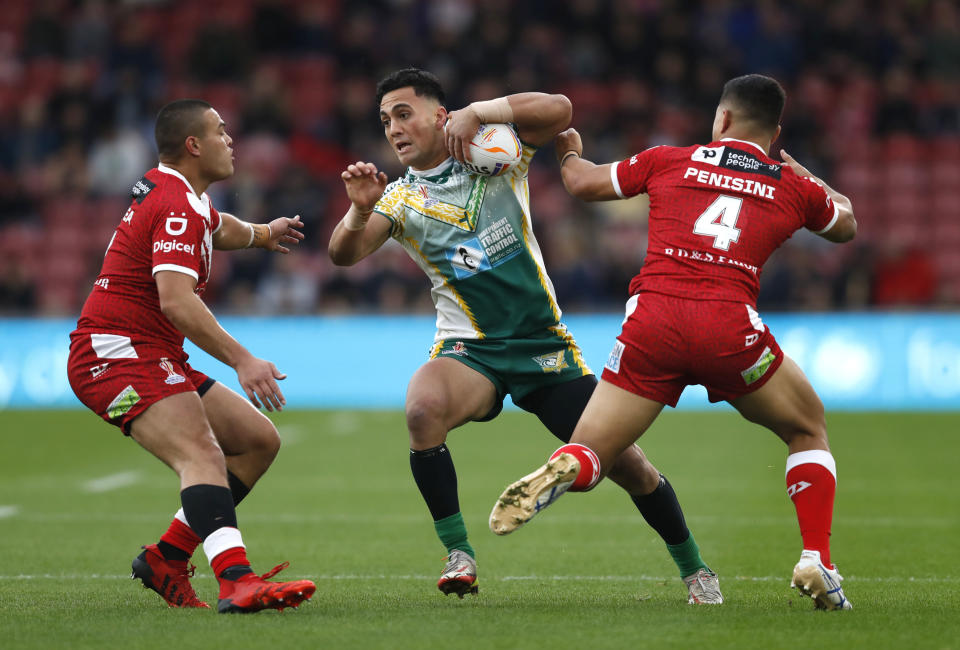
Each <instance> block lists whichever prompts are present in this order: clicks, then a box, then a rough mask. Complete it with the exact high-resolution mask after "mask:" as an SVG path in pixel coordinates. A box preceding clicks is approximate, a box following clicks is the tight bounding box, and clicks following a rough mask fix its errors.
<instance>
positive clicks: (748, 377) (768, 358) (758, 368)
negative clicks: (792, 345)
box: [740, 347, 777, 386]
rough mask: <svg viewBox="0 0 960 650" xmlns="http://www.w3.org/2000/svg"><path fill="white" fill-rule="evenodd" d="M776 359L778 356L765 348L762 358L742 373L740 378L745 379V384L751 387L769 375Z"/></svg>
mask: <svg viewBox="0 0 960 650" xmlns="http://www.w3.org/2000/svg"><path fill="white" fill-rule="evenodd" d="M776 358H777V357H776V355H774V354H773V352H771V351H770V348H769V347H765V348H764V349H763V354H761V355H760V358H759V359H757V360H756V361H755V362H754V364H753V365H752V366H750V367H749V368H747V369H746V370H744V371H742V372H741V373H740V376H741V377H743V381H744V383H745V384H746V385H747V386H749V385H750V384H752V383H753V382H755V381H757V380H758V379H760V378H761V377H763V376H764V375H765V374H767V370H769V369H770V364H772V363H773V362H774V361H775V360H776Z"/></svg>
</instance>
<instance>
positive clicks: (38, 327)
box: [0, 313, 960, 411]
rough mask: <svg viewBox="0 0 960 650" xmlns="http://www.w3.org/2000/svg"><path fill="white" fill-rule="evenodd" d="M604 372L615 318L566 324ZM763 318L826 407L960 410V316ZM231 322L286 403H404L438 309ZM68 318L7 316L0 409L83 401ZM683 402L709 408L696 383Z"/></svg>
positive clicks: (200, 356)
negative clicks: (281, 375)
mask: <svg viewBox="0 0 960 650" xmlns="http://www.w3.org/2000/svg"><path fill="white" fill-rule="evenodd" d="M564 320H565V322H566V323H567V325H568V326H569V327H570V330H571V331H572V332H573V334H574V336H575V337H576V339H577V342H578V343H579V344H580V346H581V347H582V348H583V351H584V355H585V357H586V360H587V362H588V363H589V364H590V365H591V367H592V368H593V369H594V371H595V372H598V373H599V372H600V370H601V369H602V367H603V363H604V361H605V360H606V358H607V355H608V354H609V352H610V349H611V348H612V345H613V340H614V337H615V335H616V334H617V333H618V332H619V331H620V320H621V317H620V316H618V315H610V314H604V315H571V316H568V317H567V318H565V319H564ZM764 321H765V322H766V324H767V325H769V326H770V328H771V329H772V330H773V333H774V335H775V336H776V337H777V340H778V341H779V342H780V345H781V347H783V349H784V350H785V351H786V352H787V354H789V355H790V356H791V357H792V358H793V359H794V360H796V361H797V363H798V364H799V365H800V367H801V368H803V370H804V372H806V373H807V376H808V377H809V378H810V381H811V382H812V383H813V385H814V387H815V388H816V389H817V392H818V393H819V394H820V396H821V398H822V399H823V401H824V404H825V405H826V407H827V409H828V410H957V411H960V314H947V313H944V314H916V313H911V314H907V313H903V314H900V313H898V314H790V315H770V316H766V317H765V318H764ZM221 323H222V324H223V325H224V327H225V328H226V329H227V331H229V332H230V333H231V334H233V335H234V336H235V337H236V338H237V339H238V340H239V341H240V342H241V343H243V344H244V345H245V346H246V347H247V348H249V349H250V350H251V351H252V352H253V353H254V354H255V355H257V356H259V357H262V358H265V359H269V360H271V361H273V362H274V363H276V365H277V367H279V368H280V370H282V371H283V372H285V373H287V375H288V378H287V379H286V380H285V381H284V382H283V383H282V388H283V391H284V394H285V395H286V397H287V404H288V408H401V407H402V406H403V399H404V395H405V393H406V387H407V381H408V380H409V378H410V375H412V374H413V372H414V370H416V369H417V367H419V366H420V364H422V363H423V362H424V361H425V360H426V357H427V352H428V350H429V348H430V345H431V344H432V338H433V332H434V319H433V317H432V316H363V317H357V316H344V317H302V318H301V317H289V318H288V317H284V318H254V317H228V318H223V319H221ZM73 327H74V321H73V320H43V319H5V320H0V337H2V341H3V344H2V347H0V409H3V408H18V409H19V408H73V407H78V406H80V404H79V402H78V401H77V400H76V398H75V397H74V395H73V393H72V391H71V390H70V386H69V384H68V383H67V378H66V362H67V348H68V345H69V339H68V335H69V333H70V331H71V330H72V329H73ZM186 347H187V351H188V352H189V353H190V357H191V363H192V364H193V365H194V366H195V367H196V368H198V369H200V370H202V371H204V372H206V373H208V374H210V375H211V376H213V377H214V378H216V379H218V380H220V381H223V382H224V383H226V384H227V385H229V386H231V387H233V388H234V389H235V390H239V386H238V385H237V383H236V375H235V374H234V373H233V371H232V370H231V369H230V368H228V367H227V366H224V365H223V364H221V363H220V362H218V361H216V360H214V359H211V358H210V357H208V356H207V355H206V354H205V353H204V352H202V351H200V350H199V349H197V348H196V346H194V345H192V344H190V343H189V342H187V346H186ZM678 408H683V409H704V408H712V407H711V405H710V404H709V403H708V402H707V399H706V391H705V390H704V389H703V388H702V387H699V386H691V387H689V388H687V390H686V391H685V392H684V394H683V397H682V398H681V400H680V404H679V407H678Z"/></svg>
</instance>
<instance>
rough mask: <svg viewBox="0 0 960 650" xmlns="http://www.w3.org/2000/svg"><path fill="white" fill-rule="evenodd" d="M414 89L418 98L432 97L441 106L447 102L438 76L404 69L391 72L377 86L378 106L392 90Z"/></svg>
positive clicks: (417, 70) (424, 71) (418, 70)
mask: <svg viewBox="0 0 960 650" xmlns="http://www.w3.org/2000/svg"><path fill="white" fill-rule="evenodd" d="M408 86H409V87H412V88H413V92H415V93H416V94H417V96H418V97H431V98H433V99H436V100H437V101H438V102H439V103H440V104H441V105H442V104H443V103H444V102H445V101H446V99H447V98H446V95H444V93H443V86H441V85H440V80H439V79H438V78H437V75H435V74H433V73H432V72H427V71H426V70H421V69H420V68H404V69H403V70H397V71H396V72H391V73H390V74H388V75H387V76H386V77H384V78H383V79H381V80H380V83H378V84H377V106H378V107H379V106H380V102H382V101H383V96H384V95H386V94H387V93H388V92H390V91H391V90H397V89H399V88H407V87H408Z"/></svg>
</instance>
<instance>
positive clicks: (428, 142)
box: [380, 87, 449, 169]
mask: <svg viewBox="0 0 960 650" xmlns="http://www.w3.org/2000/svg"><path fill="white" fill-rule="evenodd" d="M446 119H447V111H446V109H444V108H443V107H442V106H440V104H439V103H437V101H436V100H435V99H430V98H429V97H418V96H417V94H416V93H415V92H414V90H413V88H410V87H407V88H399V89H397V90H391V91H390V92H388V93H387V94H385V95H384V96H383V100H382V101H381V102H380V122H381V123H382V124H383V134H384V135H385V136H386V137H387V142H389V143H390V146H391V147H393V152H394V153H395V154H397V158H399V159H400V162H401V163H403V164H404V165H409V166H410V167H413V168H414V169H431V168H433V167H436V166H437V165H439V164H440V163H441V162H443V161H444V160H446V159H447V156H449V153H448V152H447V149H446V142H445V140H444V137H443V123H444V122H445V121H446Z"/></svg>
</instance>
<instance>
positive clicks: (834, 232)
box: [780, 149, 857, 243]
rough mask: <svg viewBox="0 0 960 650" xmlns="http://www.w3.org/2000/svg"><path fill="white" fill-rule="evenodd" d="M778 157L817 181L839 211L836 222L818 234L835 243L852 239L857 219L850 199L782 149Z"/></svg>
mask: <svg viewBox="0 0 960 650" xmlns="http://www.w3.org/2000/svg"><path fill="white" fill-rule="evenodd" d="M780 157H781V158H783V161H784V162H785V163H787V165H789V166H790V169H792V170H793V171H794V173H795V174H796V175H797V176H803V177H809V178H812V179H813V180H815V181H817V183H819V184H820V185H821V186H822V187H823V189H824V190H826V192H827V195H828V196H829V197H830V200H832V201H833V202H834V204H836V206H837V210H838V211H839V216H838V217H837V222H836V223H835V224H833V226H832V227H831V228H830V230H827V231H826V232H822V233H819V234H820V236H821V237H823V238H824V239H827V240H829V241H832V242H837V243H843V242H848V241H850V240H851V239H853V238H854V237H855V236H856V234H857V220H856V219H855V218H854V216H853V203H851V202H850V199H849V198H847V197H846V196H844V195H843V194H841V193H840V192H838V191H836V190H835V189H833V188H832V187H830V186H829V185H827V184H826V183H824V182H823V180H822V179H820V178H817V177H816V176H814V175H813V174H812V173H810V170H809V169H807V168H806V167H804V166H803V165H801V164H800V163H798V162H797V161H796V160H794V158H793V156H791V155H790V154H788V153H787V152H786V151H784V150H783V149H781V150H780Z"/></svg>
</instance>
